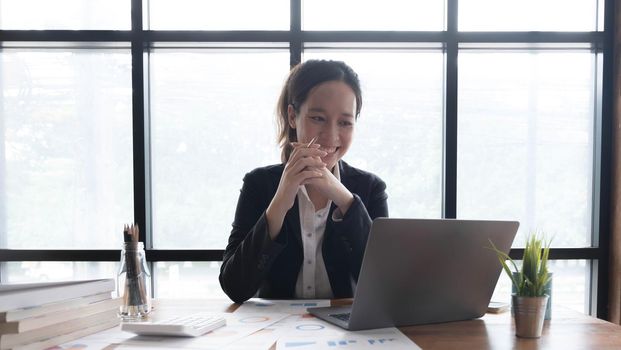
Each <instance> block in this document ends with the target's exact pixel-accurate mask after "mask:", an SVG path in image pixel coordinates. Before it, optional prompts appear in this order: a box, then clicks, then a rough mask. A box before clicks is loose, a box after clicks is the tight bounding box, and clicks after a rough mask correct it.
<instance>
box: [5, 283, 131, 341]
mask: <svg viewBox="0 0 621 350" xmlns="http://www.w3.org/2000/svg"><path fill="white" fill-rule="evenodd" d="M113 290H114V280H112V279H98V280H86V281H71V282H50V283H29V284H12V285H0V349H2V350H5V349H20V350H31V349H47V348H49V347H52V346H55V345H58V344H62V343H66V342H69V341H72V340H75V339H78V338H81V337H84V336H86V335H89V334H92V333H96V332H99V331H102V330H104V329H108V328H112V327H115V326H117V325H118V324H119V318H118V311H119V305H120V299H119V298H112V291H113Z"/></svg>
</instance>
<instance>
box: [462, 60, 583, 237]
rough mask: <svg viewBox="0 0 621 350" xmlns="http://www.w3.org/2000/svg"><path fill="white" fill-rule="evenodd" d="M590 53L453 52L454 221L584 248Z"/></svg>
mask: <svg viewBox="0 0 621 350" xmlns="http://www.w3.org/2000/svg"><path fill="white" fill-rule="evenodd" d="M593 60H594V56H593V55H592V54H591V53H589V52H537V51H531V52H513V53H475V52H461V53H460V54H459V122H458V133H459V135H458V149H457V156H458V163H457V215H458V217H460V218H478V219H509V220H518V221H520V230H519V234H518V237H516V239H515V241H514V246H524V244H525V234H526V233H528V232H532V231H535V230H539V231H543V232H545V233H546V234H547V235H548V236H549V237H553V241H552V245H553V246H557V247H583V246H589V245H590V244H591V207H592V192H593V190H592V187H593V184H592V175H593V134H594V130H593V120H594V116H593V114H594V110H595V106H594V99H593V95H594V80H595V78H594V68H593V67H594V65H593Z"/></svg>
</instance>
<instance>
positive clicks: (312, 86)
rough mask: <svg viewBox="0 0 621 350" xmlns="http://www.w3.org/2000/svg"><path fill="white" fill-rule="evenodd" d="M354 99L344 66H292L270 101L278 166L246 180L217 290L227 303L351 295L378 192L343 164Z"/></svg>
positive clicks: (378, 209)
mask: <svg viewBox="0 0 621 350" xmlns="http://www.w3.org/2000/svg"><path fill="white" fill-rule="evenodd" d="M361 106H362V96H361V91H360V82H359V81H358V76H357V74H356V73H355V72H354V71H353V70H352V69H351V68H350V67H349V66H347V65H346V64H345V63H343V62H338V61H325V60H310V61H307V62H305V63H302V64H300V65H298V66H296V67H295V68H293V69H292V70H291V72H290V74H289V77H288V79H287V81H286V83H285V86H284V87H283V90H282V93H281V96H280V99H279V101H278V113H277V114H278V127H279V143H280V145H281V148H282V161H283V163H282V164H278V165H271V166H267V167H262V168H257V169H255V170H253V171H252V172H250V173H248V174H246V176H245V177H244V184H243V187H242V189H241V193H240V196H239V201H238V203H237V210H236V213H235V219H234V222H233V230H232V232H231V236H230V237H229V243H228V245H227V247H226V250H225V251H224V259H223V262H222V267H221V270H220V285H221V286H222V289H223V290H224V292H225V293H226V294H227V295H228V296H229V297H230V298H231V299H232V300H233V301H235V302H237V303H241V302H244V301H246V300H248V299H249V298H251V297H253V296H255V294H256V292H257V291H258V292H259V293H258V296H259V297H263V298H279V299H286V298H321V299H327V298H346V297H352V296H353V291H354V288H355V283H356V282H357V280H358V275H359V273H360V266H361V264H362V257H363V255H364V249H365V246H366V242H367V238H368V234H369V230H370V227H371V221H372V220H373V219H375V218H376V217H386V216H388V207H387V204H386V198H387V196H386V192H385V189H386V184H385V183H384V182H383V181H382V180H381V179H380V178H378V177H377V176H375V175H373V174H371V173H368V172H365V171H362V170H359V169H356V168H354V167H351V166H349V165H348V164H347V163H345V162H344V161H342V160H341V158H342V157H343V156H344V155H345V153H347V150H348V149H349V146H350V145H351V142H352V138H353V134H354V128H355V124H356V121H357V119H358V115H359V113H360V108H361Z"/></svg>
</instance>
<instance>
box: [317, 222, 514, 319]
mask: <svg viewBox="0 0 621 350" xmlns="http://www.w3.org/2000/svg"><path fill="white" fill-rule="evenodd" d="M518 226H519V223H518V222H517V221H480V220H456V219H437V220H433V219H430V220H429V219H394V218H377V219H375V220H374V221H373V224H372V226H371V232H370V233H369V239H368V241H367V246H366V250H365V254H364V258H363V260H362V267H361V269H360V276H359V278H358V286H357V287H356V293H355V295H354V301H353V304H352V305H350V306H332V307H319V308H308V309H307V310H308V312H310V313H311V314H312V315H315V316H316V317H318V318H320V319H322V320H325V321H328V322H330V323H333V324H335V325H337V326H340V327H342V328H345V329H348V330H362V329H373V328H384V327H392V326H409V325H416V324H427V323H439V322H447V321H458V320H468V319H473V318H478V317H481V316H483V315H484V314H485V312H486V311H487V306H488V304H489V301H490V299H491V297H492V293H493V292H494V288H495V286H496V282H497V281H498V277H499V276H500V272H501V268H502V267H501V265H500V263H499V261H498V258H497V255H496V253H495V252H494V251H493V250H490V249H488V248H487V247H490V246H491V245H490V241H491V242H493V243H494V245H495V246H496V247H497V248H498V249H499V250H501V251H503V252H505V253H509V250H510V249H511V244H512V243H513V239H514V238H515V235H516V233H517V229H518Z"/></svg>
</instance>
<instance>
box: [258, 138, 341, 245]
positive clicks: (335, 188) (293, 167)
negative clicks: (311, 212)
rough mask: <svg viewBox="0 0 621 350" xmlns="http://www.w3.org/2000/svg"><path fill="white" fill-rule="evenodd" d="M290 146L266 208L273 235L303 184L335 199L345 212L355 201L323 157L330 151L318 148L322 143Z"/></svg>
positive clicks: (295, 143) (296, 143) (280, 225)
mask: <svg viewBox="0 0 621 350" xmlns="http://www.w3.org/2000/svg"><path fill="white" fill-rule="evenodd" d="M291 145H292V146H293V152H291V155H290V156H289V160H288V161H287V164H285V168H284V170H283V174H282V177H281V178H280V183H279V184H278V189H277V190H276V194H275V195H274V198H273V199H272V202H271V203H270V205H269V207H268V210H267V215H268V224H269V225H270V226H271V227H270V229H269V231H270V234H271V235H272V237H274V236H275V235H276V234H277V232H274V231H280V227H282V220H283V219H284V216H285V214H286V213H287V211H288V210H289V209H291V207H293V203H294V201H295V198H296V195H297V192H298V188H299V186H301V185H309V186H308V187H310V188H312V189H313V190H315V189H316V190H317V191H319V192H320V193H321V194H322V195H324V196H325V197H326V198H327V199H330V200H332V201H333V202H334V203H335V204H336V205H337V206H338V207H339V210H340V211H341V213H342V214H345V213H346V212H347V209H349V206H350V205H351V203H352V202H353V195H352V194H351V192H349V190H348V189H347V188H346V187H345V186H343V184H342V183H341V182H340V181H339V180H338V179H337V178H336V177H335V176H334V174H332V172H331V171H330V169H328V168H327V164H326V163H324V162H323V161H322V160H321V158H322V157H325V156H326V155H327V153H326V152H325V151H322V150H320V149H319V147H320V145H319V144H313V145H311V146H310V147H308V146H307V145H306V144H303V143H298V142H293V143H291ZM336 166H338V165H336Z"/></svg>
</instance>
